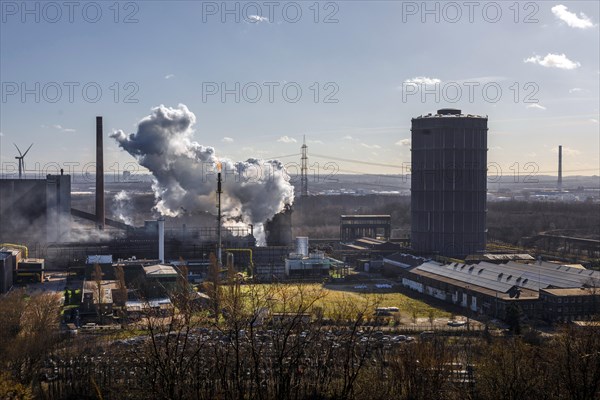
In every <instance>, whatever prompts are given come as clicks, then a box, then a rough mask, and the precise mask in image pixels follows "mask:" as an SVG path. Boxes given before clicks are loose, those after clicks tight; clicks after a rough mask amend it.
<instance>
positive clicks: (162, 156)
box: [111, 104, 294, 243]
mask: <svg viewBox="0 0 600 400" xmlns="http://www.w3.org/2000/svg"><path fill="white" fill-rule="evenodd" d="M195 123H196V116H195V115H194V113H192V112H191V111H190V110H188V108H187V107H186V106H185V105H184V104H179V105H178V106H177V107H176V108H171V107H165V106H164V105H160V106H158V107H155V108H153V109H152V113H151V114H150V115H149V116H147V117H144V118H143V119H142V120H141V121H140V122H139V123H138V128H137V132H136V133H132V134H130V135H126V134H125V133H124V132H123V131H117V132H114V133H113V134H112V135H111V137H112V138H114V139H115V140H116V141H117V142H118V143H119V146H120V147H121V148H123V149H124V150H126V151H127V152H128V153H129V154H131V155H132V156H133V157H135V158H136V159H137V161H138V162H139V164H140V165H142V166H144V167H146V168H147V169H148V170H150V172H152V174H153V175H154V184H153V189H154V194H155V197H156V205H155V208H156V210H157V211H159V212H160V213H161V214H162V215H165V216H172V217H174V216H178V215H180V214H181V213H183V212H185V211H190V212H191V211H199V210H203V211H210V212H212V213H216V209H215V205H216V196H215V191H216V180H217V179H216V165H217V163H218V162H220V163H221V168H222V177H223V192H224V193H223V196H222V197H221V202H222V210H223V216H224V218H225V219H226V220H230V221H232V222H233V221H241V222H243V223H246V224H254V225H255V226H256V227H257V228H258V229H255V231H254V232H255V234H258V235H257V241H258V242H259V243H262V242H264V237H260V236H262V235H261V234H260V233H261V232H263V230H262V229H260V226H261V225H262V224H263V223H264V222H266V221H267V220H268V219H270V218H272V217H273V215H275V214H276V213H278V212H280V211H282V210H283V208H284V205H285V204H291V203H292V202H293V199H294V187H293V186H292V185H291V184H290V182H289V177H288V175H287V173H286V171H285V168H284V166H283V164H282V163H281V162H279V161H277V160H268V161H265V160H260V159H257V158H249V159H248V160H246V161H240V162H233V161H231V160H227V159H219V158H217V156H216V154H215V149H214V148H213V147H208V146H203V145H200V144H198V143H197V142H196V141H194V140H193V136H194V131H193V129H192V128H193V126H194V124H195ZM226 225H227V223H226Z"/></svg>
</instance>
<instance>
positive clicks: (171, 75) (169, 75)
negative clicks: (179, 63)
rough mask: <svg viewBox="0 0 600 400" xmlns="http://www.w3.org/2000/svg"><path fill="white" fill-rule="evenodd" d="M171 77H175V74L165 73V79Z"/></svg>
mask: <svg viewBox="0 0 600 400" xmlns="http://www.w3.org/2000/svg"><path fill="white" fill-rule="evenodd" d="M171 78H175V75H173V74H168V75H165V79H171Z"/></svg>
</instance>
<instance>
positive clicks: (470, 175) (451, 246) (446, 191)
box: [411, 109, 488, 257]
mask: <svg viewBox="0 0 600 400" xmlns="http://www.w3.org/2000/svg"><path fill="white" fill-rule="evenodd" d="M487 131H488V128H487V117H481V116H477V115H470V114H469V115H464V114H462V113H461V111H460V110H455V109H441V110H438V112H437V114H435V115H431V114H428V115H425V116H420V117H417V118H413V119H412V129H411V132H412V143H411V157H412V176H411V218H412V222H411V246H412V248H413V250H415V251H418V252H422V253H426V254H440V255H444V256H449V257H464V256H466V255H469V254H474V253H477V252H482V251H484V250H485V244H486V232H487V229H486V211H487V210H486V196H487Z"/></svg>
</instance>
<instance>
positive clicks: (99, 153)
mask: <svg viewBox="0 0 600 400" xmlns="http://www.w3.org/2000/svg"><path fill="white" fill-rule="evenodd" d="M104 221H105V220H104V148H103V145H102V117H96V224H97V225H98V229H100V230H103V229H104Z"/></svg>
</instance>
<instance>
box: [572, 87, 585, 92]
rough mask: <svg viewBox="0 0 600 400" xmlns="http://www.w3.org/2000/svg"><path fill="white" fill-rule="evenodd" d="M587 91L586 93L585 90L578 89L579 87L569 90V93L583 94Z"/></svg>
mask: <svg viewBox="0 0 600 400" xmlns="http://www.w3.org/2000/svg"><path fill="white" fill-rule="evenodd" d="M585 91H586V90H585V89H582V88H578V87H576V88H573V89H569V93H581V92H585Z"/></svg>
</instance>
